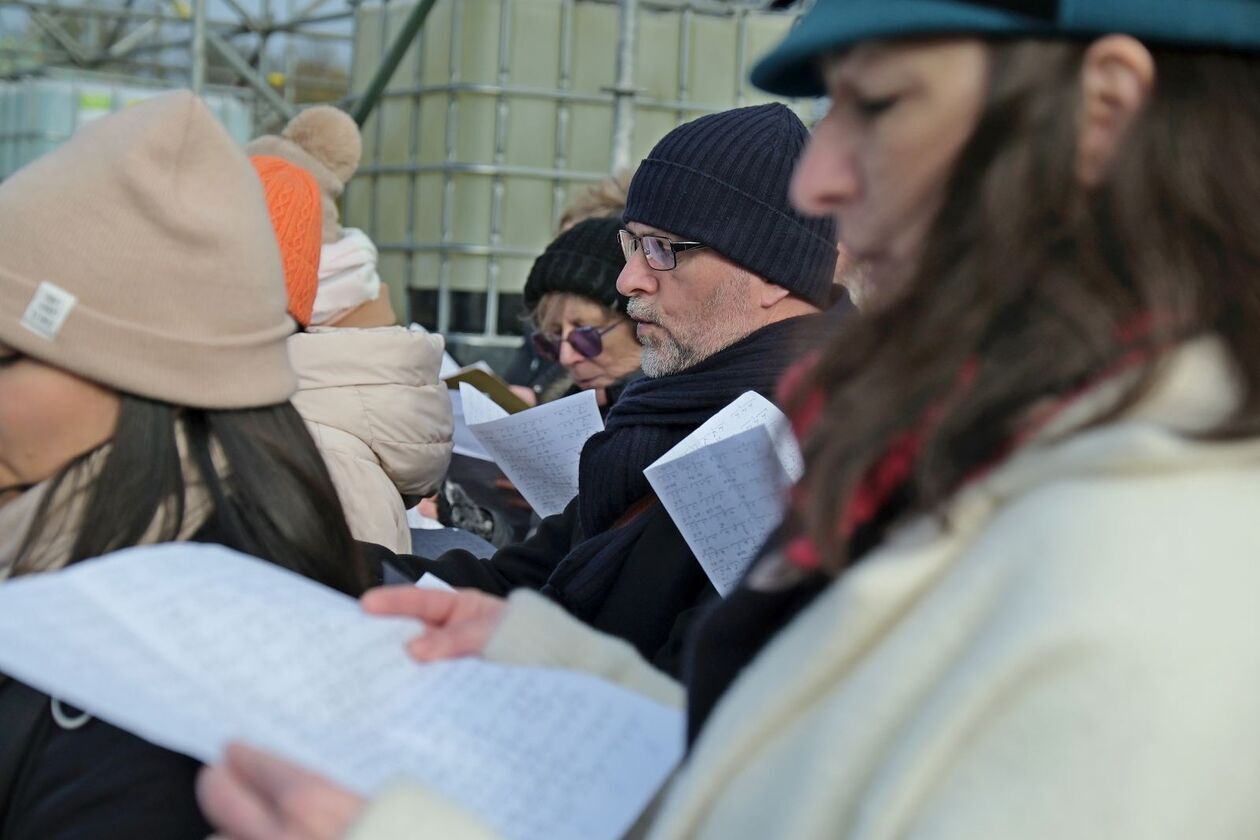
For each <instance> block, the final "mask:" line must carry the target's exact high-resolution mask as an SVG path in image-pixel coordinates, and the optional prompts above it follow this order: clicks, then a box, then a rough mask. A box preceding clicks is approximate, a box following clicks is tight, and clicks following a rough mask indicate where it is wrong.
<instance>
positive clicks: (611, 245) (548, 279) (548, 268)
mask: <svg viewBox="0 0 1260 840" xmlns="http://www.w3.org/2000/svg"><path fill="white" fill-rule="evenodd" d="M619 230H621V220H620V219H616V218H612V219H587V220H586V221H583V222H578V223H577V224H576V225H574V226H573V227H571V228H569V229H568V230H566V231H565V232H564V233H562V234H560V235H559V236H557V237H556V239H555V241H554V242H552V243H551V244H550V245H548V246H547V250H545V251H543V252H542V255H541V256H540V257H539V258H538V259H536V260H534V266H533V268H531V269H530V270H529V279H527V280H526V281H525V308H526V309H527V310H529V311H531V312H532V311H533V310H534V307H536V306H537V305H538V301H540V300H542V297H543V295H545V294H547V293H548V292H568V293H569V294H575V295H581V296H582V297H586V298H590V299H591V300H593V301H596V302H597V303H602V304H603V305H604V306H607V307H608V308H609V309H612V310H614V311H616V312H625V311H626V298H625V296H624V295H622V294H620V293H618V292H617V276H618V275H619V274H621V269H623V268H625V266H626V258H625V257H624V256H623V255H622V253H621V244H620V243H619V242H618V241H617V231H619Z"/></svg>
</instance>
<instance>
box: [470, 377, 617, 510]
mask: <svg viewBox="0 0 1260 840" xmlns="http://www.w3.org/2000/svg"><path fill="white" fill-rule="evenodd" d="M459 395H460V400H461V402H462V404H463V411H464V422H465V423H466V424H467V426H468V429H469V431H470V432H472V434H473V437H475V438H476V439H477V441H478V442H479V443H480V444H481V445H482V447H483V448H484V449H485V450H486V451H487V452H489V453H490V456H491V457H492V458H493V459H494V462H495V463H496V464H498V465H499V469H501V470H503V474H504V475H506V476H507V477H508V479H509V480H510V481H511V482H512V483H513V484H514V485H515V486H516V489H517V490H519V491H520V493H521V495H522V496H524V497H525V501H527V502H529V505H530V507H532V508H533V509H534V511H535V512H536V513H537V514H538V515H539V516H541V517H544V518H545V517H548V516H552V515H553V514H557V513H560V512H561V511H563V510H564V508H565V506H566V505H568V504H569V502H571V501H572V500H573V497H574V496H576V495H577V491H578V462H579V461H580V459H581V455H582V446H583V444H585V443H586V440H587V438H589V437H590V436H591V435H593V434H595V433H596V432H601V431H603V429H604V421H603V418H601V417H600V415H599V404H598V403H597V402H596V400H595V392H594V391H582V392H580V393H577V394H574V395H573V396H570V397H565V398H564V399H561V400H556V401H555V402H549V403H543V404H542V405H539V406H535V407H534V408H531V409H529V410H528V411H522V412H520V413H519V414H512V415H509V414H508V413H507V412H506V411H504V410H503V409H502V408H501V407H499V406H498V405H497V404H495V403H494V402H493V401H492V400H491V399H489V398H488V397H486V396H485V395H484V394H482V393H480V392H478V391H477V389H475V388H473V387H472V386H471V385H469V384H468V383H466V382H465V383H462V384H461V385H460V386H459Z"/></svg>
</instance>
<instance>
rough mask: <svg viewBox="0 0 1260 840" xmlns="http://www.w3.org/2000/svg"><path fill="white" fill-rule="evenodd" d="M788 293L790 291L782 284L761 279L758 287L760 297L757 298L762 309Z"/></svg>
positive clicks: (772, 304)
mask: <svg viewBox="0 0 1260 840" xmlns="http://www.w3.org/2000/svg"><path fill="white" fill-rule="evenodd" d="M789 294H791V292H789V291H788V290H787V289H785V288H783V287H782V286H778V285H776V284H774V283H771V282H769V281H766V280H762V281H761V286H760V287H759V295H760V299H759V300H758V303H760V304H761V308H762V309H769V308H770V307H772V306H774V305H775V304H776V303H778V302H779V301H781V300H783V299H784V298H785V297H787V296H788V295H789Z"/></svg>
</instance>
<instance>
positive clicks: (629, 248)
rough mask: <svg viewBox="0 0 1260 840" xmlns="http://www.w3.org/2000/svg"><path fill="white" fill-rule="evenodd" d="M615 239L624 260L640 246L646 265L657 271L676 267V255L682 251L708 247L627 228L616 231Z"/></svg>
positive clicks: (670, 269)
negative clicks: (641, 233)
mask: <svg viewBox="0 0 1260 840" xmlns="http://www.w3.org/2000/svg"><path fill="white" fill-rule="evenodd" d="M617 241H618V242H620V243H621V253H622V254H624V255H625V257H626V262H630V258H631V257H633V256H634V255H635V252H636V251H638V250H639V248H642V249H643V256H644V257H646V258H647V264H648V266H649V267H651V268H654V269H656V270H657V271H673V270H674V269H675V268H677V267H678V255H679V254H681V253H682V252H684V251H694V250H695V249H697V248H707V247H709V246H708V245H705V244H704V243H703V242H675V241H674V240H672V239H669V238H667V237H664V236H653V235H650V234H649V235H647V236H635V235H634V234H633V233H631V232H630V231H628V230H621V231H618V232H617Z"/></svg>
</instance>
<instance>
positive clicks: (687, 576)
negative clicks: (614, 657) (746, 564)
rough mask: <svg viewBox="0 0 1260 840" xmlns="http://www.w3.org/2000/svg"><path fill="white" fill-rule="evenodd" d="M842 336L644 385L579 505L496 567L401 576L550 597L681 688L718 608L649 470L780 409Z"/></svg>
mask: <svg viewBox="0 0 1260 840" xmlns="http://www.w3.org/2000/svg"><path fill="white" fill-rule="evenodd" d="M837 325H838V320H837V318H836V316H834V315H832V314H819V315H814V316H806V317H800V318H794V319H790V320H787V321H781V322H778V323H775V324H771V325H769V326H766V327H763V328H762V329H760V330H758V331H757V332H755V333H753V334H751V335H749V336H747V337H745V338H744V339H742V340H741V341H739V342H736V343H735V344H733V345H731V346H730V347H727V348H726V349H724V350H722V351H720V352H718V353H716V354H714V355H713V356H711V357H709V358H708V359H706V360H704V361H702V362H700V363H698V364H697V365H695V366H693V367H692V368H689V369H688V370H686V371H682V372H680V373H678V374H674V375H671V376H669V377H662V378H660V379H657V380H641V379H639V380H634V381H633V382H631V383H630V384H629V385H628V387H627V388H626V390H625V392H624V393H623V394H622V395H621V397H620V399H619V400H618V401H617V403H616V407H615V408H614V410H613V412H612V413H611V414H610V415H609V418H608V421H607V424H606V429H605V431H604V432H601V433H599V434H597V435H595V436H594V437H592V438H591V439H590V440H588V441H587V442H586V445H585V446H584V448H583V450H582V462H581V466H580V468H579V491H578V497H577V498H576V499H574V500H573V501H571V502H570V503H569V505H568V507H566V508H565V510H564V512H562V513H560V514H557V515H556V516H552V517H549V518H548V519H546V520H544V521H543V523H542V525H541V526H540V527H539V529H538V531H537V532H536V533H535V534H534V536H532V537H531V538H529V539H528V540H526V541H525V542H523V543H518V544H516V545H509V546H506V547H504V548H501V549H499V550H498V551H497V552H496V553H495V554H494V556H492V557H490V558H487V559H482V558H480V557H477V556H475V555H473V554H470V553H468V552H466V551H452V552H448V553H446V554H444V555H442V556H441V557H438V558H436V559H426V558H421V557H409V558H399V560H398V562H399V564H400V565H406V566H409V567H410V568H411V569H412V570H413V572H414V573H415V574H416V575H417V576H419V574H421V573H424V572H431V573H433V574H434V575H436V576H437V577H439V578H441V579H442V580H445V581H446V582H447V583H450V584H452V585H454V586H462V587H471V588H475V589H480V590H482V591H484V592H489V593H491V594H494V595H506V594H507V593H508V592H510V591H511V590H513V589H517V588H527V589H535V590H540V591H542V592H543V593H544V594H546V595H548V596H549V597H552V598H554V599H555V600H557V601H558V602H559V603H561V604H562V605H563V606H564V607H565V608H566V609H568V610H569V611H570V612H572V613H573V614H574V615H576V616H577V617H578V618H581V619H583V620H584V621H586V622H587V623H588V624H590V625H591V626H593V627H595V628H596V629H598V630H602V631H604V632H606V633H611V634H612V635H614V636H619V637H621V638H623V639H625V640H626V641H628V642H630V643H631V644H633V645H634V646H635V647H636V648H637V649H638V650H639V652H640V653H641V654H642V655H643V656H644V657H645V658H646V659H648V660H649V661H651V662H652V663H653V664H654V665H656V666H657V667H658V668H660V669H662V670H664V671H666V672H668V673H670V674H672V675H674V676H678V675H679V674H680V670H681V664H682V662H681V648H682V644H683V640H684V639H685V636H686V629H687V627H689V626H690V625H691V623H692V622H693V621H694V620H695V618H696V617H697V615H698V614H700V613H701V612H703V611H704V610H705V608H706V607H707V606H708V605H709V603H710V602H712V601H716V599H717V597H718V596H717V593H716V591H715V590H714V588H713V586H712V584H710V583H709V580H708V577H707V575H706V574H705V573H704V570H703V569H702V568H701V566H700V563H699V561H697V560H696V557H695V555H694V554H693V553H692V551H691V549H690V548H689V547H688V545H687V543H686V541H685V540H684V539H683V537H682V535H681V534H680V533H679V531H678V529H677V527H675V525H674V523H673V520H672V519H671V518H670V516H669V514H668V512H667V511H666V510H665V508H664V507H663V506H662V505H661V504H660V502H659V501H655V497H654V496H652V495H651V488H650V486H649V485H648V482H647V481H646V479H645V478H644V477H643V469H644V468H645V467H647V466H648V465H649V464H650V463H651V462H652V461H653V460H655V459H656V458H658V457H659V456H660V455H663V454H664V453H665V452H666V451H667V450H668V449H669V447H670V446H672V445H674V444H676V443H677V442H678V441H680V440H682V439H683V438H684V437H685V436H686V435H687V434H689V433H691V432H692V431H694V430H695V429H696V428H697V427H699V426H700V425H701V424H702V423H704V422H705V421H706V420H708V419H709V418H710V417H711V416H713V414H716V413H717V412H718V411H720V410H721V409H722V408H723V407H724V406H726V405H727V404H729V403H730V402H731V401H732V400H734V399H736V398H737V397H739V395H740V394H742V393H744V392H745V391H757V392H758V393H761V394H762V395H763V396H767V397H772V396H773V393H774V388H775V386H776V384H777V382H778V379H779V376H780V374H781V373H782V371H783V370H784V369H785V368H786V367H787V366H788V365H790V364H791V363H792V362H793V361H794V360H795V359H797V358H799V357H800V354H801V353H802V352H805V351H808V350H812V349H813V348H816V347H818V346H819V345H820V343H821V342H822V341H824V340H825V339H826V338H827V337H828V336H830V335H831V333H832V332H834V331H835V329H836V327H837ZM649 499H650V500H652V501H651V502H650V504H647V505H646V507H643V506H642V505H641V504H639V503H641V502H643V501H644V500H649ZM583 505H585V509H584V508H583ZM601 510H602V511H603V512H602V513H601V514H599V515H598V516H596V515H595V514H593V511H601Z"/></svg>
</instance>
